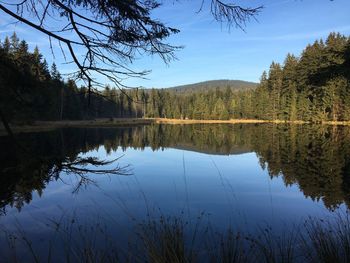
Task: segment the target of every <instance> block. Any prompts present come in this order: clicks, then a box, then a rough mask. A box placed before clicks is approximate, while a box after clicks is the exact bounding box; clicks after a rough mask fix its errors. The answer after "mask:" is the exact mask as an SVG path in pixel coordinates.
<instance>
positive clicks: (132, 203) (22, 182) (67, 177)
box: [0, 124, 350, 261]
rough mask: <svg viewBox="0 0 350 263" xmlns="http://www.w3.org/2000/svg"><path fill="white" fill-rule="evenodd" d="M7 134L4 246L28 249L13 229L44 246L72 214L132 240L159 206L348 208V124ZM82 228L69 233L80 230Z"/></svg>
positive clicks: (2, 182)
mask: <svg viewBox="0 0 350 263" xmlns="http://www.w3.org/2000/svg"><path fill="white" fill-rule="evenodd" d="M0 143H1V148H2V150H1V152H0V161H1V162H0V169H1V176H0V227H1V229H3V230H4V231H2V232H1V233H0V235H1V239H0V240H1V242H2V244H1V248H2V250H1V251H2V253H3V254H8V252H9V251H11V244H12V243H11V242H14V243H16V244H18V246H19V248H18V250H17V253H18V257H26V256H28V253H29V254H30V252H28V251H29V250H28V249H25V248H23V247H25V245H23V244H20V243H21V242H19V241H13V240H12V241H11V242H9V240H8V235H9V233H21V235H23V236H26V238H28V240H31V241H32V244H33V247H34V248H35V249H36V251H38V252H37V253H38V255H46V254H45V253H47V251H48V247H49V244H51V243H50V242H51V241H52V240H53V239H55V238H56V239H55V240H56V241H57V239H58V238H57V228H59V227H61V228H63V229H64V230H65V231H66V232H67V231H68V230H69V229H71V228H72V227H71V225H72V224H78V225H79V227H81V229H84V231H83V232H84V233H85V234H86V233H87V234H88V235H89V234H91V233H92V232H94V231H99V228H98V227H95V228H94V229H93V230H92V229H90V228H89V226H91V225H94V226H96V225H98V226H99V227H101V229H104V230H103V231H105V232H106V233H108V235H109V237H110V238H111V239H113V241H115V242H119V243H120V244H122V245H121V246H122V247H124V248H125V247H126V246H127V245H126V243H128V242H127V241H130V240H132V239H133V235H134V229H135V227H137V225H139V224H140V222H145V221H147V220H148V219H150V218H157V217H159V216H164V217H167V216H174V217H178V216H180V217H182V218H185V220H188V222H192V223H193V222H197V224H201V225H207V224H210V226H211V228H213V229H215V231H220V230H224V229H226V228H227V227H232V226H233V227H234V228H237V229H241V230H243V231H253V232H254V231H255V229H258V228H259V226H264V225H269V226H272V227H273V228H274V229H275V230H276V231H277V232H281V231H284V230H285V228H286V225H289V226H290V225H295V224H300V223H301V222H302V221H303V220H305V219H307V218H308V217H310V216H311V217H317V218H332V217H335V216H336V215H339V213H345V212H346V211H347V210H348V205H349V204H350V203H349V201H350V128H349V127H346V126H326V125H323V126H321V125H320V126H317V125H287V124H278V125H277V124H234V125H228V124H225V125H218V124H210V125H209V124H196V125H156V124H152V125H144V126H131V127H118V128H65V129H57V130H53V131H47V132H37V133H23V134H19V135H17V136H16V144H15V145H14V144H13V142H12V141H11V140H10V139H9V138H8V137H6V136H2V137H0ZM99 162H102V164H101V163H99ZM94 164H95V165H94ZM98 164H100V165H98ZM92 170H93V171H92ZM198 222H199V223H198ZM193 224H194V225H196V223H193ZM101 231H102V230H101ZM78 232H79V231H78ZM78 232H75V231H72V232H71V235H70V238H71V239H70V241H72V240H75V239H77V240H81V238H80V236H79V233H78ZM4 233H5V234H6V235H5V234H4ZM48 240H51V241H50V242H49V241H48ZM56 241H52V242H56ZM100 241H101V240H99V242H100ZM22 243H23V242H22ZM9 244H10V245H9ZM62 246H63V247H64V245H62ZM62 249H63V248H62ZM0 261H1V260H0Z"/></svg>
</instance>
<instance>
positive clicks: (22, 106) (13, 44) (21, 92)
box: [0, 33, 112, 121]
mask: <svg viewBox="0 0 350 263" xmlns="http://www.w3.org/2000/svg"><path fill="white" fill-rule="evenodd" d="M0 94H1V96H0V111H1V113H2V115H3V116H4V117H5V118H6V119H7V121H28V120H61V119H85V118H91V117H92V118H98V117H106V116H107V115H108V114H107V113H105V110H108V107H109V105H110V104H112V102H110V101H107V100H106V99H104V98H103V97H102V96H101V95H100V94H96V93H90V98H89V94H88V92H87V88H86V87H83V86H82V87H79V88H78V87H77V85H76V83H75V81H74V80H72V79H68V80H64V79H63V78H62V76H61V74H60V72H59V71H58V69H57V67H56V65H55V64H52V65H51V67H49V66H48V64H47V62H46V60H45V59H44V57H43V55H42V54H41V53H40V51H39V49H38V47H35V49H34V51H33V52H30V51H29V48H28V44H27V42H26V41H25V40H20V39H19V38H18V37H17V35H16V33H14V34H13V35H12V36H11V37H10V38H9V37H6V38H5V39H4V40H3V41H1V42H0ZM108 116H109V115H108Z"/></svg>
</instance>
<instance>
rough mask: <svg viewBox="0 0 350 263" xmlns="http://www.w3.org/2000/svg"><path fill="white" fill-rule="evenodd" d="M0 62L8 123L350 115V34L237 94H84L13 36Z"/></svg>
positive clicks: (228, 90) (318, 44) (0, 48)
mask: <svg viewBox="0 0 350 263" xmlns="http://www.w3.org/2000/svg"><path fill="white" fill-rule="evenodd" d="M0 67H1V68H0V72H1V75H0V88H1V98H0V102H1V104H0V105H1V108H0V110H1V112H3V113H5V114H6V117H7V118H8V119H9V120H27V119H35V120H36V119H39V120H60V119H88V118H106V117H108V118H114V117H115V118H125V117H136V118H139V117H163V118H176V119H221V120H224V119H241V118H244V119H265V120H277V119H278V120H289V121H294V120H304V121H312V122H320V121H342V120H350V38H349V37H345V36H343V35H340V34H336V33H331V34H330V35H329V36H328V38H327V39H326V40H325V41H323V40H317V41H315V42H314V43H313V44H312V45H308V46H307V47H306V48H305V50H304V51H303V52H302V54H301V55H300V57H296V56H294V55H292V54H288V55H287V57H286V59H285V61H284V63H283V64H282V65H281V64H279V63H276V62H272V64H271V66H270V69H269V71H268V72H264V73H263V74H262V77H261V81H260V84H259V85H258V87H257V88H256V89H250V88H247V89H240V90H238V91H237V89H235V88H234V87H232V86H229V85H227V87H225V88H223V87H217V88H216V89H215V88H213V89H207V90H206V91H203V90H199V91H198V92H193V90H191V92H179V91H177V90H176V89H128V90H119V89H116V88H111V87H109V86H106V87H105V89H104V90H103V91H101V92H98V93H96V92H94V93H90V94H88V92H87V89H86V87H80V88H78V87H77V85H76V83H75V82H74V81H73V80H67V81H65V80H63V79H62V77H61V75H60V73H59V72H58V70H57V67H56V66H55V65H54V64H53V65H52V67H51V70H49V69H48V65H47V63H46V61H45V59H43V56H42V55H41V54H40V52H39V50H38V48H35V49H34V52H33V53H31V52H29V51H28V45H27V43H26V42H25V41H24V40H22V41H19V39H18V38H17V36H16V34H14V35H13V36H12V37H11V38H5V40H4V42H3V43H2V44H1V45H0ZM89 96H90V98H89Z"/></svg>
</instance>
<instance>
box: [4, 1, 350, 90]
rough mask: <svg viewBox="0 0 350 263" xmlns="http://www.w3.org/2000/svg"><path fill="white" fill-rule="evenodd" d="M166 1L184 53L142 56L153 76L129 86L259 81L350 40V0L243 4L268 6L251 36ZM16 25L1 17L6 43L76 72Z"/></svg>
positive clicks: (42, 39) (194, 5)
mask: <svg viewBox="0 0 350 263" xmlns="http://www.w3.org/2000/svg"><path fill="white" fill-rule="evenodd" d="M163 2H164V4H163V6H162V7H160V8H159V9H158V10H157V11H155V12H154V16H155V17H157V18H159V19H160V20H162V21H164V22H166V24H167V25H169V26H172V27H175V28H178V29H180V30H181V32H180V33H179V34H177V35H175V36H172V37H171V38H170V39H169V40H168V42H170V43H171V44H175V45H183V46H184V48H183V49H182V50H180V51H178V52H177V58H178V60H176V61H173V62H171V63H170V65H165V64H164V63H163V62H162V60H161V59H160V58H158V57H145V56H141V57H139V58H138V59H137V60H136V61H135V62H134V63H133V64H132V65H131V67H132V68H134V69H136V70H144V69H150V70H152V72H151V73H150V74H149V75H148V76H147V80H143V79H127V80H125V82H124V83H125V84H126V85H131V86H145V87H157V88H161V87H170V86H175V85H181V84H187V83H194V82H199V81H205V80H211V79H241V80H247V81H256V82H257V81H258V80H259V77H260V75H261V73H262V71H263V70H267V69H268V67H269V65H270V63H271V61H272V60H274V61H277V62H281V63H282V62H283V60H284V58H285V56H286V54H287V53H288V52H290V53H294V54H296V55H299V54H300V52H301V51H302V50H303V48H304V47H305V46H306V45H307V44H308V43H312V42H313V41H315V40H316V39H319V38H325V37H326V36H327V35H328V34H329V33H330V32H332V31H336V32H340V33H343V34H345V35H350V15H349V14H350V1H349V0H334V1H330V0H303V1H301V0H265V1H264V0H259V1H258V0H252V1H248V0H247V1H237V3H239V4H242V5H244V4H247V5H249V6H258V5H264V9H263V10H262V12H261V13H260V14H259V16H258V17H257V19H258V21H251V22H249V23H248V24H247V27H246V29H245V31H246V32H243V31H241V30H240V29H236V28H231V30H228V29H227V27H226V26H225V25H220V24H218V23H217V22H215V21H214V20H213V18H212V17H211V16H210V14H209V13H208V8H207V9H205V7H204V10H203V11H202V12H201V13H199V14H197V13H196V11H198V9H199V7H200V3H201V1H200V0H198V1H193V0H192V1H191V0H181V1H179V2H175V3H174V1H172V0H169V1H167V0H164V1H163ZM207 7H208V6H207ZM12 21H13V20H11V19H9V18H8V17H6V15H4V14H2V13H0V38H1V39H3V38H4V36H5V35H10V34H11V33H12V32H13V31H14V30H15V31H16V32H17V34H18V35H19V37H20V38H24V39H25V40H27V41H28V43H29V45H30V47H31V48H33V47H34V46H35V45H38V46H39V49H40V50H41V52H42V53H43V54H44V56H45V57H46V58H47V60H48V61H49V63H51V62H52V61H54V60H55V61H56V64H57V65H58V67H59V69H60V71H61V72H62V73H67V72H70V71H71V70H72V69H73V66H74V65H72V64H69V65H67V64H64V59H63V57H62V55H61V54H60V51H59V49H58V48H57V45H56V50H55V57H53V56H52V54H51V51H50V48H49V42H48V39H47V37H46V36H44V35H43V34H41V33H38V32H37V31H34V29H30V28H28V27H26V26H25V25H22V24H13V23H11V22H12Z"/></svg>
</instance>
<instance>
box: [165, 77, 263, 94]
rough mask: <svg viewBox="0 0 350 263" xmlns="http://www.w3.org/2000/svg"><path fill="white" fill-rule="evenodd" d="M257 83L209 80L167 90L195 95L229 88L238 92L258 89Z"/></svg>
mask: <svg viewBox="0 0 350 263" xmlns="http://www.w3.org/2000/svg"><path fill="white" fill-rule="evenodd" d="M257 85H258V84H257V83H254V82H249V81H243V80H229V79H219V80H208V81H203V82H198V83H193V84H187V85H181V86H176V87H170V88H167V89H166V90H169V91H175V92H177V93H194V92H207V91H211V90H215V89H220V90H225V89H227V87H229V88H231V90H232V91H237V90H251V89H255V88H256V87H257Z"/></svg>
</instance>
